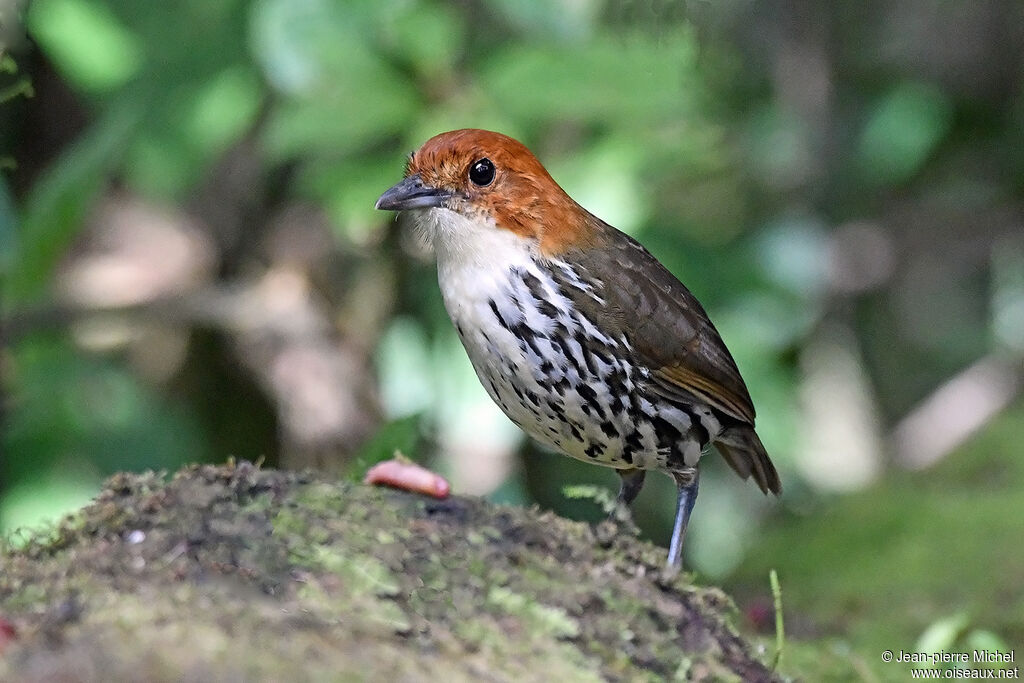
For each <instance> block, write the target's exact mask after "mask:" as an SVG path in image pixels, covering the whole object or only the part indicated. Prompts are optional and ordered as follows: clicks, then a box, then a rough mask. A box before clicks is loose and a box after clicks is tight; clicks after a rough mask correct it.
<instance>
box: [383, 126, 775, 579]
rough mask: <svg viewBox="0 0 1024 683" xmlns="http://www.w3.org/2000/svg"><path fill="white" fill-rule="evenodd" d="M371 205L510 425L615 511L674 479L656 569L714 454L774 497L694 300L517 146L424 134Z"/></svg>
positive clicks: (734, 388)
mask: <svg viewBox="0 0 1024 683" xmlns="http://www.w3.org/2000/svg"><path fill="white" fill-rule="evenodd" d="M375 208H377V209H380V210H386V211H398V212H406V213H408V214H410V215H411V217H412V219H413V222H414V224H415V225H416V226H417V227H418V228H419V229H420V230H422V231H423V233H424V234H425V235H426V236H427V238H428V239H429V240H431V241H432V243H433V247H434V252H435V255H436V259H437V275H438V284H439V286H440V289H441V295H442V298H443V300H444V305H445V309H446V310H447V312H448V316H449V317H450V318H451V321H452V323H454V326H455V330H456V332H457V333H458V336H459V339H460V340H461V342H462V345H463V347H464V348H465V350H466V352H467V354H468V355H469V359H470V361H471V363H472V365H473V368H474V370H475V371H476V374H477V377H478V378H479V380H480V382H481V384H482V385H483V387H484V389H485V390H486V391H487V393H488V394H489V395H490V397H491V399H493V401H494V402H495V403H496V404H497V405H498V407H500V408H501V410H502V411H503V412H504V413H505V415H506V416H508V417H509V418H510V419H511V420H512V422H513V423H515V424H516V425H517V426H518V427H519V428H520V429H522V430H523V431H524V432H526V434H528V435H529V436H530V437H532V438H533V439H535V440H536V441H538V442H539V443H540V444H542V445H544V446H547V447H548V448H550V449H552V450H554V451H556V452H560V453H562V454H564V455H568V456H571V457H573V458H576V459H578V460H582V461H584V462H589V463H593V464H596V465H602V466H605V467H611V468H614V469H615V470H616V471H617V472H618V474H619V477H620V487H619V492H618V496H617V499H616V501H617V504H618V505H620V506H624V507H625V508H626V509H627V510H628V509H629V506H630V505H631V504H632V502H633V501H634V499H635V498H636V497H637V495H639V493H640V491H641V489H642V487H643V484H644V477H645V475H646V473H647V472H648V471H650V470H655V471H660V472H663V473H666V474H668V475H669V476H671V477H672V478H673V480H674V481H675V484H676V488H677V498H676V509H675V519H674V524H673V529H672V537H671V541H670V544H669V549H668V559H667V567H668V568H669V569H672V570H675V571H678V570H679V568H680V567H681V566H682V546H683V540H684V538H685V535H686V529H687V526H688V524H689V520H690V515H691V512H692V510H693V506H694V503H695V502H696V499H697V492H698V484H699V480H700V472H699V461H700V458H701V456H702V455H703V454H704V453H705V452H707V451H708V449H709V447H710V446H711V445H714V446H715V447H716V448H717V450H718V452H719V453H720V454H721V455H722V457H723V458H724V459H725V461H726V462H727V463H728V464H729V465H730V466H731V467H732V469H733V470H734V471H735V472H736V473H737V474H738V475H739V476H740V477H742V478H744V479H747V478H750V477H753V479H754V481H755V482H756V483H757V485H758V487H759V488H760V489H761V490H762V491H763V492H764V493H765V494H766V495H767V494H768V493H769V492H771V493H774V494H776V495H779V494H780V493H781V491H782V485H781V482H780V480H779V475H778V472H777V471H776V469H775V466H774V465H773V464H772V461H771V458H770V457H769V456H768V453H767V451H766V450H765V447H764V445H763V444H762V443H761V439H760V438H759V437H758V435H757V432H756V431H755V429H754V418H755V412H754V405H753V402H752V401H751V398H750V394H749V392H748V390H747V387H746V384H745V383H744V381H743V378H742V377H741V376H740V372H739V369H738V368H737V365H736V361H735V360H734V359H733V357H732V355H731V354H730V352H729V350H728V349H727V348H726V346H725V343H724V342H723V341H722V338H721V336H720V335H719V333H718V331H717V330H716V329H715V326H714V325H713V324H712V322H711V320H710V318H709V317H708V314H707V313H706V312H705V310H704V308H703V307H702V306H701V304H700V302H698V301H697V299H696V297H694V295H693V294H692V293H691V292H690V290H689V289H687V288H686V287H685V286H684V285H683V284H682V283H681V282H680V281H679V280H678V279H677V278H676V277H675V276H674V275H672V273H671V272H669V270H668V269H667V268H666V267H665V266H664V265H662V263H661V262H660V261H658V260H657V259H656V258H655V257H654V256H653V255H651V253H650V252H649V251H647V249H645V248H644V247H643V246H642V245H641V244H640V243H639V242H637V241H636V240H634V239H633V238H632V237H630V236H628V235H626V234H625V233H623V232H621V231H619V230H617V229H616V228H614V227H612V226H611V225H609V224H608V223H606V222H605V221H603V220H601V219H600V218H598V217H597V216H595V215H594V214H592V213H590V212H589V211H587V210H586V209H585V208H583V207H582V206H580V205H579V204H578V203H577V202H576V201H574V200H573V199H572V198H571V197H570V196H569V195H568V194H567V193H566V192H565V190H563V189H562V188H561V186H559V185H558V183H557V182H555V180H554V179H553V178H552V177H551V175H550V174H549V173H548V171H547V170H546V169H545V168H544V166H543V165H542V164H541V162H540V161H539V160H538V159H537V158H536V157H535V156H534V155H533V153H531V152H530V150H529V149H527V147H526V146H525V145H523V144H522V143H520V142H519V141H517V140H515V139H513V138H511V137H508V136H506V135H503V134H501V133H497V132H493V131H487V130H480V129H472V128H467V129H461V130H453V131H449V132H445V133H441V134H439V135H436V136H434V137H432V138H430V139H429V140H427V141H426V142H425V143H423V145H422V146H421V147H420V148H419V149H417V150H416V151H415V152H413V153H412V154H411V155H410V156H409V157H408V160H407V163H406V168H405V175H404V177H403V179H402V180H401V181H400V182H398V183H397V184H396V185H394V186H393V187H391V188H390V189H388V190H387V191H385V192H384V193H383V194H382V195H381V196H380V198H379V199H378V200H377V203H376V206H375Z"/></svg>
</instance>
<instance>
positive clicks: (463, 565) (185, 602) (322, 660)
mask: <svg viewBox="0 0 1024 683" xmlns="http://www.w3.org/2000/svg"><path fill="white" fill-rule="evenodd" d="M57 532H58V533H57V535H58V536H59V537H60V539H61V540H60V543H59V544H50V545H43V544H35V545H33V546H32V547H31V548H29V547H27V546H26V547H24V548H22V549H14V548H8V549H6V550H5V553H4V555H3V556H2V557H0V613H2V614H3V615H4V616H5V618H7V619H10V620H12V621H14V623H15V624H16V626H17V627H18V631H19V634H21V635H20V637H19V640H18V641H17V642H16V644H15V645H14V646H13V648H12V649H11V651H10V652H11V653H10V655H9V656H5V657H4V658H0V679H2V680H5V681H19V680H30V679H31V678H32V673H31V672H32V671H34V670H36V668H35V667H38V666H43V665H44V663H45V666H46V667H48V668H47V670H48V671H53V672H56V674H55V675H57V674H60V673H61V672H63V673H65V674H67V675H73V676H76V677H78V678H83V677H84V678H85V679H86V680H99V674H97V676H96V677H94V678H93V679H89V677H88V675H83V674H82V673H81V672H83V671H96V672H103V676H102V677H103V678H104V679H109V678H135V679H138V678H140V677H141V678H145V679H147V680H156V681H161V680H179V679H180V678H181V677H182V675H185V672H188V675H192V676H198V677H200V678H213V679H232V678H241V679H261V680H267V679H279V680H292V679H295V678H305V679H314V680H348V679H350V678H351V679H357V680H368V679H369V680H396V679H415V680H422V679H439V680H446V681H447V680H452V681H476V680H479V679H480V677H481V672H487V675H488V676H492V677H494V678H496V679H499V680H514V679H521V678H522V679H536V678H537V677H538V676H539V675H543V677H544V678H545V679H549V680H550V679H555V680H558V679H564V680H572V681H578V680H582V681H586V680H595V681H596V680H609V679H610V680H662V679H665V678H670V677H672V676H673V675H677V674H679V672H680V671H682V672H684V673H685V674H686V676H689V677H690V678H691V679H697V680H719V679H721V678H722V677H723V676H726V675H734V676H739V677H741V678H744V679H746V680H762V679H767V678H769V677H770V676H769V674H768V672H767V671H766V670H765V669H764V667H763V665H762V664H761V663H760V662H759V661H757V659H756V658H754V657H752V656H751V654H750V652H749V651H748V649H747V647H746V645H745V644H744V643H743V641H742V640H741V639H740V638H739V637H738V636H736V634H735V633H734V631H733V630H732V629H731V627H730V626H729V625H728V623H727V622H726V620H725V619H724V618H723V617H722V609H723V608H725V609H727V605H726V603H727V601H726V600H724V599H723V597H722V596H721V594H720V593H718V592H717V591H714V590H711V589H703V588H696V587H694V586H692V585H690V584H689V583H687V581H686V580H685V578H684V577H676V578H674V579H670V580H666V579H665V578H663V577H662V576H661V571H660V564H661V563H662V562H663V561H664V555H663V551H659V550H657V549H654V548H651V547H650V546H648V545H645V544H642V543H640V542H639V541H637V540H636V539H635V538H633V537H631V536H629V535H628V534H623V535H621V536H614V535H611V536H608V541H607V542H606V543H600V544H599V543H597V542H595V539H594V534H593V532H592V531H591V529H590V527H588V526H587V525H585V524H579V523H574V522H569V521H566V520H563V519H559V518H557V517H555V516H553V515H551V514H546V513H539V512H538V511H536V510H524V509H520V508H511V507H500V506H493V505H490V504H487V503H485V502H483V501H481V500H476V499H465V498H450V499H448V500H445V501H434V500H426V499H423V498H421V497H419V496H415V495H411V494H406V493H401V492H397V491H391V490H384V489H374V488H369V487H364V486H359V485H354V484H350V483H335V482H329V481H326V480H322V479H318V478H316V477H315V476H314V475H310V474H295V473H286V472H273V471H262V470H259V469H257V468H255V467H253V466H251V465H248V464H246V463H241V464H239V465H237V466H229V467H192V468H187V469H185V470H183V471H182V472H179V473H178V474H176V475H175V476H174V477H173V478H172V479H171V480H170V481H167V480H166V479H165V478H164V477H161V476H159V475H152V474H148V475H137V476H136V475H119V476H118V477H115V478H114V479H112V480H111V481H110V482H109V483H108V485H107V487H106V488H105V489H104V491H103V493H102V494H101V495H100V496H99V497H98V498H97V500H96V502H95V503H94V504H93V505H91V506H89V507H87V508H85V509H84V510H82V511H81V512H80V513H79V514H78V515H76V516H75V517H74V518H73V519H71V520H68V521H67V522H65V524H64V525H62V526H60V527H58V528H57ZM602 546H606V547H602Z"/></svg>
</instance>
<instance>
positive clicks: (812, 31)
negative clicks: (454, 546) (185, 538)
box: [0, 0, 1024, 680]
mask: <svg viewBox="0 0 1024 683" xmlns="http://www.w3.org/2000/svg"><path fill="white" fill-rule="evenodd" d="M0 7H2V8H4V11H3V12H2V13H0V44H2V46H3V51H2V55H0V164H2V166H3V176H2V184H0V276H2V278H3V280H2V286H3V291H2V296H3V309H2V311H3V313H2V315H3V318H2V321H0V322H2V330H3V348H2V356H0V363H2V365H0V372H2V381H3V388H4V394H3V397H2V403H0V408H2V424H0V429H2V434H0V439H2V441H0V444H2V448H3V460H2V463H0V528H2V529H3V530H5V532H6V533H12V532H13V530H14V529H16V528H18V527H23V526H33V525H38V524H39V523H41V521H42V520H44V519H52V518H54V517H56V516H58V515H60V514H62V513H64V512H67V511H69V510H73V509H74V508H75V507H77V506H79V505H80V504H82V503H84V502H85V501H87V500H88V499H89V497H90V496H91V495H92V494H93V493H94V492H95V491H96V490H97V488H98V486H99V482H100V481H101V480H102V479H103V477H105V476H107V475H109V474H110V473H112V472H114V471H117V470H119V469H132V470H142V469H146V468H157V469H160V468H162V469H167V470H173V469H175V468H177V467H178V466H179V465H181V464H183V463H186V462H194V461H197V460H199V461H215V462H219V461H224V460H225V459H227V458H229V457H235V458H247V459H259V458H262V459H263V460H264V462H266V463H267V464H268V465H273V466H284V467H293V468H296V467H306V466H314V467H319V468H323V469H327V470H329V471H331V472H333V473H336V474H338V475H339V476H346V477H355V478H358V477H360V476H361V475H362V473H363V472H364V471H365V469H366V467H367V466H368V465H369V464H371V463H372V462H374V461H376V460H379V459H382V458H386V457H390V455H391V454H392V452H393V451H394V450H396V449H399V450H401V451H402V452H404V453H406V454H407V455H409V456H410V457H412V458H414V459H416V460H417V461H419V462H422V463H425V464H428V465H430V466H432V467H434V468H435V469H437V470H439V471H441V472H443V473H444V474H446V475H447V476H448V477H449V478H450V479H451V481H452V483H453V486H454V488H455V490H456V491H457V492H461V493H473V494H480V495H486V496H488V497H490V498H492V499H494V500H498V501H502V502H510V503H515V504H530V503H534V502H536V503H539V504H540V505H541V506H544V507H550V508H554V509H556V510H558V511H559V512H561V513H563V514H566V515H569V516H572V517H576V518H580V519H591V520H595V519H599V518H600V517H601V516H602V514H603V513H602V512H601V510H600V508H599V506H598V505H597V504H596V503H595V502H594V501H591V500H587V499H585V498H584V499H578V498H570V497H568V496H566V495H565V491H564V488H565V487H566V486H568V485H577V484H594V485H597V486H600V487H604V488H608V489H609V490H614V487H615V486H616V477H615V476H614V474H613V473H611V472H610V471H608V470H603V469H600V468H594V467H588V466H586V465H585V464H581V463H577V462H574V461H571V460H569V459H567V458H559V457H553V456H550V455H548V454H544V453H541V452H539V450H538V449H536V448H535V447H531V446H529V445H528V444H525V443H524V442H523V440H522V437H521V435H520V433H519V432H518V430H516V429H515V428H514V426H512V425H511V424H510V423H509V422H508V421H507V420H506V419H505V418H504V417H503V416H502V415H501V414H500V413H499V412H498V410H497V408H495V407H494V406H493V405H491V403H490V401H489V399H488V398H487V397H486V394H485V393H484V391H483V390H482V388H481V387H479V385H478V383H477V381H476V378H475V376H474V375H473V373H472V370H471V368H470V366H469V363H468V360H467V359H466V358H465V354H464V353H463V351H462V349H461V348H460V346H459V343H458V340H457V338H456V336H455V334H454V332H453V330H452V329H451V325H450V323H449V322H448V320H447V318H446V316H445V314H444V310H443V307H442V305H441V301H440V296H439V292H438V290H437V286H436V283H435V273H434V267H433V264H432V262H431V257H430V254H429V251H428V250H427V249H426V248H425V247H424V246H423V244H422V243H421V242H420V240H419V239H417V237H416V235H414V234H413V233H412V231H411V230H409V229H408V227H407V226H405V225H404V224H403V223H402V222H401V221H395V220H394V219H393V216H392V215H390V214H384V213H380V212H375V211H374V210H373V203H374V201H375V199H376V197H377V196H378V195H379V194H380V193H381V192H382V191H383V190H384V189H386V188H387V187H388V186H390V185H391V184H392V183H394V182H395V181H397V180H398V179H399V178H400V176H401V173H402V167H403V164H404V161H405V158H406V155H407V154H408V153H409V152H410V151H411V150H412V149H415V148H416V147H417V146H419V144H421V143H422V142H423V141H424V140H425V139H427V138H428V137H430V136H432V135H434V134H436V133H438V132H441V131H444V130H449V129H453V128H459V127H483V128H491V129H496V130H500V131H502V132H505V133H507V134H510V135H512V136H514V137H517V138H519V139H521V140H522V141H523V142H525V143H526V144H527V145H528V146H529V147H531V149H533V151H534V152H535V153H536V154H537V155H538V157H539V158H540V159H541V160H542V161H543V162H544V163H545V165H546V166H547V168H548V169H549V170H550V171H551V173H552V174H553V175H554V177H555V179H556V180H558V181H559V182H560V183H561V184H562V185H563V186H564V187H565V188H566V190H567V191H568V192H569V193H570V194H571V195H572V196H573V197H574V198H576V199H577V200H578V201H580V202H581V203H582V204H583V205H584V206H586V207H588V208H589V209H590V210H592V211H593V212H595V213H596V214H598V215H599V216H601V217H602V218H604V219H606V220H608V221H609V222H611V223H612V224H614V225H616V226H617V227H619V228H621V229H623V230H625V231H627V232H629V233H631V234H633V235H634V236H636V237H637V238H638V239H640V240H641V241H642V242H644V243H645V244H646V245H647V246H648V247H649V248H650V249H651V251H653V252H654V253H655V255H656V256H658V257H659V258H660V259H661V260H662V261H663V262H664V263H665V264H666V265H668V266H669V267H670V269H671V270H672V271H673V272H674V273H676V274H677V275H678V276H679V277H680V278H681V279H682V280H683V281H684V282H685V283H686V284H687V285H688V286H689V287H690V289H691V290H693V291H694V292H695V293H696V294H697V296H698V297H699V298H700V299H701V300H702V302H703V303H704V304H705V306H706V307H707V309H708V310H709V312H710V314H711V316H712V318H713V320H714V321H715V322H716V324H717V325H718V327H719V329H720V331H721V332H722V335H723V337H724V338H725V340H726V342H727V343H728V345H729V347H730V348H731V350H732V351H733V353H734V355H735V356H736V358H737V361H738V363H739V365H740V368H741V369H742V371H743V374H744V377H745V378H746V380H747V383H748V385H749V386H750V391H751V394H752V395H753V398H754V401H755V404H756V406H757V409H758V427H759V431H760V433H761V434H762V437H763V439H764V441H765V443H766V445H767V446H768V449H769V451H770V452H771V453H772V455H773V458H774V460H775V462H776V463H777V464H778V466H779V469H780V471H781V473H782V476H783V481H784V484H785V495H784V497H783V498H782V499H781V501H774V500H765V499H763V498H762V496H761V495H760V494H759V493H758V492H757V491H756V489H755V488H754V487H753V486H752V485H750V484H749V483H746V484H744V483H743V482H740V481H739V480H738V479H736V478H735V477H733V476H732V475H731V474H730V473H729V471H728V470H727V468H725V467H723V465H722V463H721V462H720V460H719V459H718V458H717V457H714V456H712V457H709V458H708V459H707V461H706V462H707V464H706V465H705V467H704V470H705V475H704V482H703V486H702V492H701V503H700V505H698V507H697V511H696V513H695V516H694V521H693V525H692V527H691V529H692V532H691V535H690V537H689V538H688V546H687V549H686V550H687V558H686V561H687V563H688V566H690V567H691V568H693V569H695V570H696V571H697V573H698V579H699V580H701V581H705V582H715V583H719V584H721V585H723V587H724V588H725V589H726V590H728V591H729V592H731V593H732V594H733V595H735V596H736V599H737V603H738V606H739V608H740V612H741V614H740V616H739V617H738V623H740V624H741V625H742V627H743V628H745V629H747V631H748V633H750V632H755V633H764V634H771V633H772V630H773V624H774V621H773V616H772V610H771V603H770V597H769V594H768V578H767V575H768V570H769V569H771V568H774V569H776V570H777V571H778V573H779V575H780V578H781V581H782V589H783V593H784V597H785V602H786V605H787V610H786V617H787V627H788V633H789V639H788V643H787V650H786V654H785V656H784V664H783V671H784V672H787V673H790V674H793V675H801V676H804V677H806V678H808V680H818V679H821V678H824V677H827V676H830V675H831V676H834V677H835V678H837V679H840V680H845V679H848V678H850V677H855V678H862V679H863V680H878V679H880V678H881V679H887V678H891V677H902V676H905V674H906V671H905V669H904V668H903V667H902V666H900V665H895V664H891V665H885V664H883V663H882V662H881V661H880V655H881V651H882V650H883V649H892V650H897V651H898V650H900V649H905V650H910V649H914V648H915V647H918V648H922V649H926V650H934V649H941V648H945V649H953V648H959V649H963V648H967V649H968V650H970V649H971V648H979V647H995V648H998V647H1002V648H1004V649H1005V648H1008V647H1011V646H1014V645H1019V644H1020V643H1022V642H1024V618H1022V616H1021V615H1024V581H1022V580H1021V577H1024V550H1022V546H1021V540H1022V533H1021V532H1022V530H1024V524H1022V522H1021V520H1022V519H1024V488H1022V485H1024V460H1022V456H1024V446H1022V443H1024V403H1022V401H1021V399H1020V397H1019V394H1020V390H1021V386H1022V384H1024V382H1022V370H1021V367H1022V363H1021V360H1022V354H1024V229H1022V226H1024V5H1021V4H1020V3H1019V2H1014V1H1013V0H1006V1H1004V2H1000V1H997V0H961V1H940V0H933V1H925V0H907V1H903V2H889V3H885V2H861V3H817V2H810V1H808V2H738V1H728V2H717V1H716V2H692V3H685V4H684V3H671V2H657V1H654V2H598V1H596V0H578V1H570V0H562V1H561V2H540V1H526V2H513V1H512V0H500V1H499V0H495V1H493V2H470V1H466V2H451V3H442V2H428V1H421V0H387V1H380V2H344V1H341V0H301V1H297V0H260V1H251V2H250V1H245V0H216V1H212V2H211V1H210V0H182V1H179V2H174V3H140V2H137V0H35V1H34V2H31V3H29V4H27V5H25V4H19V3H18V2H13V3H12V2H11V1H10V0H8V1H7V2H5V3H2V4H0ZM16 20H18V21H16ZM19 21H23V26H20V25H19ZM650 479H651V481H650V483H649V484H648V487H647V490H645V492H644V493H643V494H642V496H641V498H640V500H639V501H638V505H637V519H638V521H639V523H640V526H641V527H642V529H643V531H644V533H645V534H647V535H649V536H650V537H651V538H652V539H654V540H656V541H658V542H664V541H665V539H666V536H667V534H668V530H669V526H670V524H671V515H672V496H673V491H672V487H671V485H670V482H669V481H668V479H667V478H662V477H652V478H650ZM14 538H17V535H16V534H15V536H14ZM769 641H770V638H769V637H768V635H766V636H765V642H769ZM1018 654H1019V653H1018Z"/></svg>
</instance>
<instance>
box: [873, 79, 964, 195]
mask: <svg viewBox="0 0 1024 683" xmlns="http://www.w3.org/2000/svg"><path fill="white" fill-rule="evenodd" d="M951 119H952V108H951V107H950V104H949V102H948V101H947V100H946V98H945V97H944V96H943V95H942V93H941V92H939V91H938V90H935V89H933V88H931V87H928V86H925V85H921V84H918V83H904V84H902V85H899V86H897V87H896V88H895V89H893V90H892V92H890V93H889V94H888V95H886V96H885V97H883V98H882V99H881V100H880V101H879V102H878V103H877V104H876V105H875V108H874V110H873V111H872V112H871V115H870V117H869V118H868V122H867V124H866V125H865V126H864V132H863V133H862V135H861V139H860V144H859V146H858V155H859V165H860V168H861V172H862V173H863V174H864V175H865V176H866V177H867V178H868V179H869V181H871V182H874V183H878V184H895V183H900V182H903V181H905V180H907V179H908V178H910V177H911V176H912V175H914V174H915V173H916V172H917V171H918V169H920V168H921V165H922V164H923V163H924V162H925V160H926V159H927V158H928V156H929V155H930V154H931V152H932V150H933V149H934V148H935V146H936V145H937V144H938V143H939V142H940V141H941V140H942V138H943V136H944V135H945V134H946V131H947V130H949V126H950V123H951Z"/></svg>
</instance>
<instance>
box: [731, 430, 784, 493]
mask: <svg viewBox="0 0 1024 683" xmlns="http://www.w3.org/2000/svg"><path fill="white" fill-rule="evenodd" d="M715 447H716V448H718V452H719V453H721V454H722V457H723V458H725V461H726V462H727V463H729V466H730V467H732V468H733V469H734V470H735V471H736V474H738V475H740V476H741V477H743V478H744V479H747V478H748V477H750V475H754V481H756V482H757V485H758V486H760V487H761V490H762V491H764V492H765V493H768V492H769V491H771V492H772V493H774V494H775V495H779V494H780V493H782V482H781V481H779V473H778V472H776V471H775V465H773V464H772V461H771V458H769V457H768V452H767V451H765V449H764V444H762V443H761V439H760V438H759V437H758V436H757V432H755V431H754V428H753V427H750V426H749V425H740V426H736V427H730V428H728V429H726V430H725V431H723V432H722V433H721V434H719V436H718V439H717V440H716V441H715Z"/></svg>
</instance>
